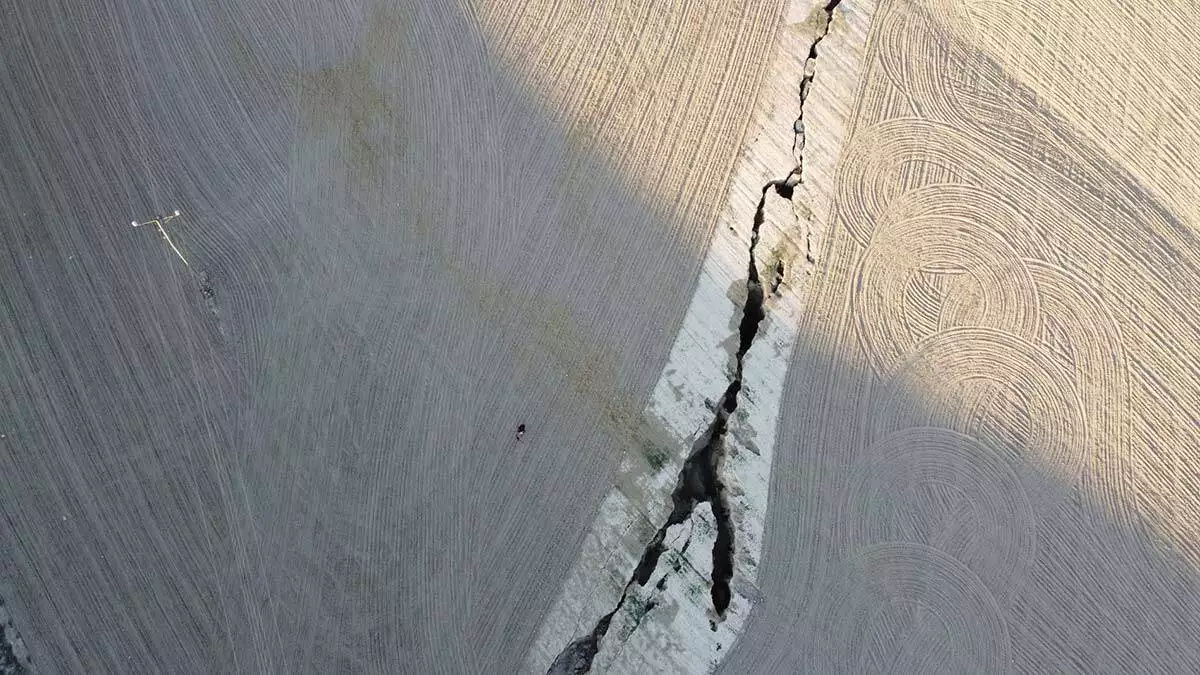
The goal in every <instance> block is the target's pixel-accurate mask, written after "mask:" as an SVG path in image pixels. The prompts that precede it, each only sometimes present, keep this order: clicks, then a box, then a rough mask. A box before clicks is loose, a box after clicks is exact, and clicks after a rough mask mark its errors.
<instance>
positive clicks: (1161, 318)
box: [725, 2, 1200, 673]
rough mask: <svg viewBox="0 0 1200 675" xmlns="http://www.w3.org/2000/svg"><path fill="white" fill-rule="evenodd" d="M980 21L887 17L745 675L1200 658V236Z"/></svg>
mask: <svg viewBox="0 0 1200 675" xmlns="http://www.w3.org/2000/svg"><path fill="white" fill-rule="evenodd" d="M1002 6H1003V3H1002V4H1001V5H997V4H996V3H992V4H989V5H987V8H988V11H992V10H996V9H997V8H998V7H1002ZM981 7H982V5H981ZM1013 7H1014V8H1015V7H1016V5H1014V6H1013ZM1014 11H1015V9H1014ZM1081 11H1085V10H1081ZM1086 11H1088V12H1090V14H1091V15H1095V14H1096V12H1097V11H1098V10H1096V9H1095V8H1092V9H1089V10H1086ZM974 20H975V19H973V18H972V17H971V12H970V11H966V10H964V7H963V5H962V4H960V3H950V2H945V3H927V4H914V3H905V2H885V3H881V5H880V8H879V9H878V11H877V12H876V13H875V21H874V24H873V26H872V29H871V36H870V40H869V42H868V45H869V55H868V63H869V66H868V68H867V70H866V71H865V72H864V75H863V78H862V82H863V86H862V89H861V92H860V97H859V102H858V110H857V114H856V122H855V125H854V127H853V130H852V132H851V135H850V138H849V140H848V142H847V147H846V150H845V154H844V157H843V164H842V168H841V171H840V177H839V190H838V194H837V201H836V202H835V206H834V214H835V215H834V219H833V227H832V228H831V230H830V234H829V238H828V240H827V242H828V243H827V248H826V259H825V267H824V271H823V273H822V274H821V275H820V281H819V283H818V285H817V287H816V290H815V291H814V292H813V294H812V295H811V298H810V304H809V306H808V309H807V311H806V312H805V314H804V318H803V323H802V326H803V333H802V337H801V339H800V341H799V343H798V347H797V349H796V352H795V355H794V357H793V362H792V364H791V369H790V375H789V382H788V389H787V392H788V393H787V396H786V397H785V402H784V407H785V410H787V411H788V412H787V413H785V414H784V415H783V416H782V422H781V425H780V438H779V443H778V444H777V446H776V466H775V471H774V474H773V481H772V507H771V510H770V515H769V517H768V520H767V529H766V545H765V550H764V555H763V563H762V566H761V567H760V586H761V588H762V592H763V596H764V598H765V602H764V604H763V605H762V606H761V609H760V611H759V613H758V614H756V616H755V617H754V618H753V619H752V622H751V625H752V626H753V630H749V631H747V633H746V637H745V638H744V639H743V640H742V641H741V642H739V644H738V647H737V650H736V652H735V653H734V654H733V655H732V657H731V658H730V659H729V660H728V661H727V662H726V664H725V665H726V667H727V669H728V671H729V672H780V671H782V670H796V669H799V670H804V671H812V672H822V673H826V672H883V671H888V672H948V673H958V672H1010V671H1012V672H1046V671H1054V672H1185V671H1192V670H1195V669H1196V667H1197V664H1200V641H1198V640H1197V637H1198V636H1200V633H1198V632H1197V628H1196V626H1195V623H1194V620H1193V617H1195V616H1196V615H1197V611H1200V555H1197V551H1196V547H1195V543H1194V542H1195V536H1194V532H1193V530H1194V523H1195V515H1196V514H1197V513H1200V509H1198V508H1197V506H1198V505H1197V504H1196V503H1195V493H1194V491H1191V490H1190V489H1189V486H1191V485H1192V484H1194V473H1195V470H1194V469H1195V466H1196V464H1195V463H1196V461H1197V460H1200V457H1197V456H1196V448H1197V447H1200V419H1198V417H1197V414H1198V413H1197V411H1198V410H1200V401H1198V400H1197V395H1196V392H1197V391H1198V387H1200V347H1198V346H1197V343H1196V341H1195V339H1194V338H1195V335H1197V334H1198V333H1197V330H1198V328H1200V318H1198V315H1197V313H1196V312H1195V307H1196V304H1197V302H1200V241H1198V239H1197V237H1196V235H1195V231H1196V230H1195V225H1194V222H1192V221H1191V220H1190V216H1189V215H1187V214H1186V213H1180V212H1176V211H1173V210H1172V209H1171V207H1170V201H1171V200H1169V199H1161V200H1160V199H1159V198H1158V196H1157V195H1156V194H1155V191H1151V190H1147V189H1146V188H1145V187H1144V186H1143V185H1141V184H1140V183H1139V182H1138V181H1137V178H1135V176H1136V175H1137V172H1139V171H1143V169H1144V167H1145V166H1146V164H1145V163H1144V162H1145V161H1146V160H1145V158H1141V157H1140V154H1139V153H1137V152H1133V151H1132V150H1129V151H1128V153H1131V154H1130V156H1129V157H1127V156H1126V154H1127V152H1125V151H1122V152H1120V153H1116V154H1108V153H1109V152H1110V151H1112V150H1113V148H1114V147H1119V146H1114V145H1112V144H1110V143H1109V142H1108V141H1107V140H1105V139H1100V138H1097V139H1095V140H1093V139H1092V138H1090V137H1089V136H1090V135H1091V134H1092V127H1090V126H1089V125H1088V124H1082V123H1080V120H1079V119H1076V118H1075V117H1074V116H1070V115H1060V114H1057V113H1056V112H1055V110H1054V109H1053V108H1048V107H1047V106H1046V99H1043V98H1041V97H1039V96H1038V95H1037V93H1038V87H1045V86H1048V84H1047V83H1046V82H1044V81H1039V82H1035V83H1034V84H1032V85H1031V86H1029V87H1026V86H1024V85H1023V83H1022V82H1021V81H1020V79H1022V78H1023V77H1025V76H1028V75H1027V74H1021V73H1016V74H1017V75H1020V76H1021V77H1019V78H1018V79H1015V80H1014V79H1013V76H1014V73H1013V72H1010V71H1007V70H1005V67H1004V66H1005V64H1004V63H997V62H995V61H991V60H989V59H988V58H986V56H985V55H983V54H981V53H980V51H979V50H978V49H977V48H976V46H975V40H976V39H978V35H979V33H977V32H975V29H978V28H979V25H974V26H973V28H972V31H966V30H964V29H963V25H962V23H961V22H962V21H974ZM1086 20H1087V21H1090V20H1092V19H1090V18H1089V19H1086ZM1011 30H1017V29H1016V28H1011ZM1022 30H1030V31H1033V30H1035V29H1034V28H1032V27H1028V28H1024V29H1022ZM1037 33H1038V34H1037V36H1036V37H1035V36H1033V35H1026V36H1025V37H1022V38H1019V39H1017V38H1014V39H1013V40H1011V41H1008V42H1005V44H1006V45H1011V44H1013V43H1019V42H1021V41H1025V42H1024V44H1030V43H1031V42H1032V41H1033V40H1035V39H1037V40H1041V39H1044V36H1043V33H1042V32H1041V31H1040V30H1039V31H1037ZM998 39H999V38H998ZM1150 44H1151V42H1146V43H1144V44H1143V45H1142V46H1141V47H1139V48H1145V49H1150V48H1149V47H1148V46H1147V45H1150ZM1006 48H1007V47H1006ZM1057 48H1063V49H1082V47H1080V46H1078V45H1075V44H1073V43H1072V44H1066V45H1059V46H1056V45H1045V46H1044V51H1043V52H1042V53H1043V54H1044V55H1046V56H1050V55H1052V54H1053V53H1054V50H1055V49H1057ZM1100 51H1101V52H1102V51H1103V50H1102V49H1101V50H1100ZM1161 55H1162V56H1163V57H1164V58H1167V57H1169V56H1170V52H1169V51H1166V52H1163V53H1162V54H1161ZM1009 58H1012V55H1009ZM1064 58H1065V59H1066V60H1067V61H1068V62H1070V61H1071V60H1073V59H1074V60H1078V59H1083V58H1089V59H1090V58H1092V56H1090V55H1086V54H1084V55H1081V54H1078V53H1069V54H1066V55H1065V56H1064ZM1163 68H1164V70H1165V71H1168V72H1170V71H1172V69H1176V68H1191V64H1187V65H1184V64H1181V63H1168V64H1165V65H1164V66H1163ZM1034 79H1035V80H1036V79H1037V78H1034ZM1087 95H1088V93H1087V92H1086V91H1084V92H1083V93H1081V94H1079V96H1080V97H1082V98H1081V99H1073V103H1072V106H1071V109H1072V110H1075V111H1076V112H1077V113H1078V114H1079V115H1086V112H1085V108H1086V104H1085V103H1084V102H1085V101H1086V100H1087ZM1056 96H1058V97H1060V98H1063V97H1065V98H1067V99H1070V98H1071V97H1072V96H1073V94H1071V93H1069V92H1064V91H1059V92H1058V93H1057V94H1056ZM1049 98H1050V101H1051V102H1053V100H1054V97H1049ZM1194 108H1195V106H1194V105H1191V106H1184V107H1180V108H1177V109H1175V110H1174V112H1173V115H1174V116H1175V117H1177V118H1178V119H1179V121H1178V123H1177V124H1172V125H1168V126H1167V127H1166V128H1165V129H1164V130H1163V131H1162V133H1164V134H1169V133H1172V132H1173V131H1174V129H1175V127H1178V128H1179V130H1180V133H1181V134H1183V135H1184V136H1185V140H1184V141H1183V142H1184V143H1185V144H1186V135H1187V133H1188V129H1190V127H1191V125H1193V124H1195V115H1194ZM1097 114H1098V115H1100V116H1101V118H1103V116H1104V115H1105V114H1107V113H1105V109H1104V107H1103V106H1102V107H1101V109H1100V110H1099V112H1098V113H1097ZM1092 121H1093V122H1094V121H1095V120H1092ZM1136 124H1140V122H1136ZM1161 143H1166V144H1167V145H1171V143H1170V141H1169V140H1163V141H1156V144H1158V145H1160V146H1161ZM1152 145H1155V144H1152ZM1139 167H1142V168H1139ZM1131 169H1132V170H1131ZM1166 185H1167V184H1166V183H1162V182H1159V183H1158V184H1157V185H1156V187H1155V190H1158V189H1164V186H1166ZM1174 196H1175V197H1177V196H1178V195H1174ZM780 495H789V496H790V497H791V500H790V501H789V502H786V503H784V502H783V500H782V498H781V497H780Z"/></svg>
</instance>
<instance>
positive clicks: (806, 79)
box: [792, 0, 842, 182]
mask: <svg viewBox="0 0 1200 675" xmlns="http://www.w3.org/2000/svg"><path fill="white" fill-rule="evenodd" d="M841 3H842V0H829V2H828V3H827V4H826V5H825V7H824V8H823V11H824V12H825V21H824V25H823V26H822V28H821V33H820V34H819V35H817V38H816V39H815V40H813V43H812V46H811V47H809V48H808V58H807V59H805V61H804V76H803V77H802V78H801V79H800V115H799V117H797V118H796V121H795V123H793V124H792V131H793V132H795V134H796V136H795V139H794V140H793V141H792V156H793V157H794V158H795V160H796V167H795V168H794V169H792V173H793V174H794V175H795V176H796V180H797V182H804V141H805V138H804V103H805V101H807V100H808V93H809V91H810V90H811V89H812V83H813V78H814V77H815V76H816V74H817V46H818V45H820V44H821V41H822V40H824V39H825V37H826V36H827V35H829V27H830V26H831V25H832V24H833V10H835V9H837V7H838V5H840V4H841Z"/></svg>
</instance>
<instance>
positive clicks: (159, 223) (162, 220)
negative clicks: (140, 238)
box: [132, 209, 192, 267]
mask: <svg viewBox="0 0 1200 675" xmlns="http://www.w3.org/2000/svg"><path fill="white" fill-rule="evenodd" d="M180 215H181V214H180V213H179V209H176V210H175V212H174V213H172V214H171V215H169V216H166V217H163V216H159V217H157V218H155V219H153V220H147V221H146V222H144V223H139V222H138V221H136V220H135V221H132V224H133V226H134V227H141V226H143V225H153V226H155V227H156V228H158V232H159V234H161V235H162V237H163V239H166V240H167V245H168V246H170V247H171V250H172V251H175V255H177V256H179V259H180V260H182V261H183V264H184V265H187V266H188V267H191V266H192V264H191V263H189V262H188V261H187V258H185V257H183V254H182V253H180V252H179V249H178V248H176V246H175V242H173V241H171V238H170V237H169V236H167V228H166V227H164V226H165V225H166V224H167V222H169V221H171V220H173V219H175V218H178V217H179V216H180Z"/></svg>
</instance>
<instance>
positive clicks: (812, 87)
mask: <svg viewBox="0 0 1200 675" xmlns="http://www.w3.org/2000/svg"><path fill="white" fill-rule="evenodd" d="M831 15H832V16H833V17H834V20H833V21H832V23H830V21H829V17H830V16H831ZM782 20H783V23H782V26H781V29H780V32H779V37H778V42H777V44H776V47H775V52H774V56H773V58H772V60H771V62H770V65H769V66H768V68H767V72H766V74H765V76H764V78H763V83H764V84H763V86H762V89H761V91H760V93H759V96H758V103H757V105H756V108H755V111H754V114H753V116H752V117H751V120H750V126H749V127H748V128H747V131H746V134H745V142H744V145H743V148H742V151H741V156H740V158H739V160H738V163H737V164H736V166H735V168H734V172H733V177H732V181H731V185H730V188H729V196H728V197H727V204H726V206H725V208H724V211H723V214H722V217H721V220H720V222H719V227H718V229H717V231H716V232H715V234H714V237H713V240H712V243H711V248H710V250H709V253H708V256H707V258H706V260H705V264H704V267H703V269H702V273H701V277H700V280H699V284H698V287H697V290H696V294H695V296H694V297H693V299H692V303H691V307H690V308H689V311H688V314H687V316H686V318H685V319H684V324H683V328H682V329H681V331H680V333H679V336H678V338H677V340H676V343H675V346H674V348H673V349H672V352H671V356H670V359H669V361H668V363H667V365H666V366H665V368H664V370H663V373H662V376H661V378H660V380H659V383H658V386H657V388H656V391H655V397H654V399H653V401H652V403H651V405H650V407H649V408H648V409H647V411H646V413H645V417H646V427H647V428H648V429H652V430H654V431H653V434H652V435H651V438H650V442H649V443H647V444H646V445H645V446H644V447H642V448H639V449H638V451H634V452H630V453H628V454H627V455H626V457H625V458H624V460H623V462H622V465H621V474H620V476H619V478H618V484H617V487H616V488H615V489H614V490H613V491H612V492H611V493H610V494H609V496H608V498H607V499H606V500H605V502H604V505H603V507H602V509H601V513H600V515H599V517H598V518H597V522H596V524H595V525H594V526H593V529H592V531H591V533H590V534H589V536H588V538H587V540H586V541H585V544H584V548H583V550H582V551H581V552H580V555H579V558H578V560H577V561H576V564H575V567H574V568H573V569H572V572H571V574H570V576H569V578H568V580H567V582H566V584H565V585H564V586H563V589H562V592H561V594H560V597H559V599H558V601H557V602H556V604H555V606H554V609H553V610H552V611H551V613H550V614H549V615H548V616H547V617H546V619H545V621H544V623H543V626H542V629H541V632H540V635H539V639H538V642H537V643H536V644H535V646H534V649H533V650H532V651H531V653H530V655H529V659H528V661H527V663H526V671H527V672H545V671H546V670H547V668H548V667H549V670H550V671H551V672H576V671H577V670H582V669H587V668H590V669H592V670H594V671H596V672H629V673H634V672H679V673H697V672H708V671H711V670H712V669H713V668H714V667H716V665H717V663H718V662H719V661H720V660H721V658H722V657H723V656H724V654H726V653H728V650H729V647H730V645H731V644H733V642H734V641H736V639H737V637H738V635H739V634H740V633H741V631H742V630H743V629H744V623H745V620H746V618H747V616H748V614H749V611H750V609H751V607H752V605H753V603H755V602H757V601H759V600H760V595H759V593H758V592H757V589H756V588H755V586H754V584H755V578H756V569H757V566H758V558H759V552H760V548H761V542H762V519H763V517H764V514H765V512H766V506H767V481H768V477H769V474H770V469H771V459H772V451H773V446H774V440H773V437H774V431H775V427H776V424H777V422H778V418H777V413H778V402H779V397H780V393H781V388H782V383H783V379H784V376H785V372H786V371H785V369H784V368H782V367H780V365H781V360H784V359H786V358H787V355H788V354H789V353H790V351H791V349H792V346H793V342H794V340H795V338H796V330H795V321H796V316H797V315H798V314H799V312H800V311H801V309H802V308H803V305H804V297H805V290H806V280H807V276H808V274H809V273H810V272H811V270H812V269H813V268H814V263H815V262H816V258H815V255H816V254H815V253H814V247H817V248H819V247H820V244H821V242H820V236H821V233H822V232H823V231H824V229H825V225H824V218H823V217H822V215H821V213H820V212H818V211H816V208H819V207H820V206H825V207H827V205H828V200H827V199H821V198H820V195H821V192H820V191H821V190H823V189H824V190H827V189H828V188H827V184H828V183H829V181H830V180H831V178H832V174H833V169H834V167H835V165H836V161H837V152H838V150H839V149H840V146H841V143H840V138H841V137H842V135H843V133H844V129H845V117H846V115H847V114H848V112H849V110H850V97H851V96H852V94H853V88H852V86H848V84H847V83H852V82H854V81H856V76H857V73H856V64H857V62H856V60H855V58H854V57H855V56H856V55H857V54H858V53H859V52H860V50H861V45H862V44H863V42H864V40H865V32H866V27H867V25H868V24H869V20H870V17H869V14H864V13H861V12H856V11H851V12H850V13H848V14H847V13H846V12H844V11H842V10H840V9H838V10H833V9H832V8H826V7H825V6H824V4H823V3H812V2H795V3H790V4H789V5H788V6H787V7H786V8H785V11H784V16H783V17H782ZM814 44H818V45H819V50H820V54H824V53H825V50H826V48H828V50H829V53H830V54H832V56H831V57H830V63H831V68H834V70H832V71H825V70H823V68H824V66H823V65H822V66H821V67H820V68H818V67H817V64H818V58H823V56H814ZM821 63H822V64H823V62H821ZM814 70H815V72H816V73H818V75H817V77H816V79H815V81H814V80H813V75H814ZM810 94H811V96H814V97H816V96H819V97H820V100H819V101H817V102H816V104H814V105H813V106H812V107H811V108H809V107H808V106H807V105H806V99H807V100H811V99H809V98H808V97H809V95H810ZM802 117H803V119H801V118H802ZM806 129H807V132H808V133H807V137H808V139H809V142H810V143H811V144H810V145H809V149H808V150H807V151H806V150H805V141H804V139H805V137H806V133H805V130H806ZM802 166H803V182H799V181H801V167H802ZM756 211H757V212H758V213H757V214H756ZM751 252H753V255H754V258H753V262H751V258H750V255H751ZM748 264H753V265H754V267H755V277H754V279H753V280H752V283H751V284H750V288H749V297H747V296H748V293H747V283H746V269H747V265H748ZM764 295H765V296H766V297H765V302H764V301H763V300H764ZM756 297H757V299H756ZM758 302H762V306H761V311H762V312H764V313H765V318H764V319H763V320H762V322H761V324H756V325H755V327H753V328H751V330H753V331H756V332H751V333H749V334H748V333H747V332H746V330H747V325H748V324H747V323H746V321H747V319H746V317H750V316H751V314H752V313H754V312H758V311H759V308H758V305H757V303H758ZM752 307H753V311H752ZM739 322H740V326H739ZM739 332H740V333H741V335H740V336H739ZM748 340H749V341H748ZM731 380H733V381H734V382H736V383H737V384H738V389H736V390H732V391H727V386H728V385H729V383H730V381H731ZM722 391H725V392H726V393H725V394H724V395H723V396H722V395H721V392H722ZM728 405H732V406H735V408H733V410H734V412H733V413H732V414H730V415H728V416H727V418H726V417H725V416H724V415H723V414H722V413H721V412H720V409H722V408H723V407H724V409H725V410H730V408H728V407H725V406H728ZM714 414H716V416H717V418H718V420H719V426H716V425H713V424H712V422H713V418H714ZM725 419H727V422H725V421H721V420H725ZM726 427H727V428H726ZM714 435H718V437H717V438H716V439H715V444H716V446H715V447H719V448H720V452H721V457H720V459H719V461H718V466H717V472H716V476H717V478H718V480H719V481H720V483H721V489H722V496H720V497H718V498H717V500H716V501H714V500H713V499H709V498H706V497H702V498H700V499H701V503H699V504H696V505H695V506H694V510H686V511H681V510H680V507H681V505H683V504H686V503H687V502H689V501H690V500H692V499H696V498H697V496H696V495H693V496H692V497H685V498H684V500H683V502H681V501H680V494H679V492H678V490H679V487H678V486H682V485H684V484H685V483H686V479H684V478H682V477H681V473H680V467H681V465H683V466H684V470H683V471H684V474H688V473H689V472H691V471H692V470H693V468H691V467H694V466H699V465H697V464H696V461H697V459H698V458H701V457H702V451H708V450H709V449H713V448H714V439H713V436H714ZM689 455H690V456H691V457H692V458H693V459H692V460H689V461H688V462H687V464H685V460H687V459H688V458H689ZM703 461H708V460H707V459H705V460H703ZM681 481H682V482H681ZM673 490H675V491H676V494H675V495H674V496H672V491H673ZM706 499H707V501H705V500H706ZM673 501H674V509H673V508H672V505H673ZM692 503H693V504H694V502H692ZM710 504H716V506H711V507H710ZM726 511H727V512H728V515H724V512H726ZM722 517H725V518H728V521H729V522H730V523H731V526H730V528H729V532H728V533H725V532H723V528H725V527H726V526H725V524H724V523H723V522H722ZM664 522H665V523H666V524H665V525H663V526H662V529H660V530H658V532H657V534H656V533H655V528H656V527H658V524H659V523H664ZM722 542H730V543H731V545H732V549H733V559H732V569H731V571H732V578H731V580H730V589H731V591H732V593H731V603H730V604H729V606H728V608H725V607H723V606H720V603H721V602H722V598H723V592H724V591H723V588H722V581H721V579H722V578H723V577H722V576H721V573H720V569H721V568H720V565H721V562H720V561H721V557H720V555H719V554H718V551H720V550H722V546H723V545H727V544H722ZM714 563H715V565H714ZM631 575H632V577H631Z"/></svg>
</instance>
